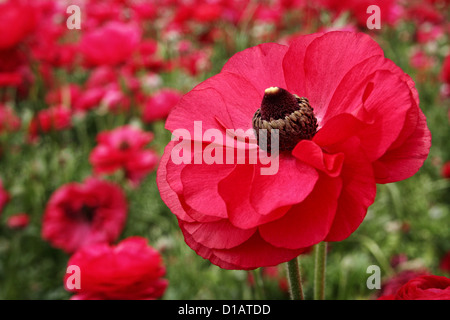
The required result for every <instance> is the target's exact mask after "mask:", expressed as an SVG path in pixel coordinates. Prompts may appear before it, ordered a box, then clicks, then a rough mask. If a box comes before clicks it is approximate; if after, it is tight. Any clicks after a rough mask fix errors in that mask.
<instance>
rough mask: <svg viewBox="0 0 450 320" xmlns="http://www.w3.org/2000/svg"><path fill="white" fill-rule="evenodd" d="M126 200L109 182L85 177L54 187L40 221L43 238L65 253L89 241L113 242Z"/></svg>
mask: <svg viewBox="0 0 450 320" xmlns="http://www.w3.org/2000/svg"><path fill="white" fill-rule="evenodd" d="M126 215H127V202H126V198H125V195H124V193H123V191H122V190H121V189H120V188H119V187H118V186H116V185H115V184H112V183H111V182H107V181H102V180H97V179H94V178H90V179H87V180H86V181H85V182H84V183H68V184H65V185H63V186H62V187H60V188H59V189H58V190H56V191H55V192H54V193H53V194H52V196H51V198H50V200H49V202H48V203H47V206H46V208H45V213H44V217H43V222H42V237H43V238H44V239H45V240H47V241H48V242H50V243H51V244H52V245H53V246H54V247H56V248H60V249H63V250H64V251H66V252H68V253H72V252H74V251H76V250H77V249H78V248H80V247H82V246H84V245H88V244H91V243H98V242H109V243H110V242H113V241H115V240H116V239H117V238H118V236H119V235H120V233H121V232H122V229H123V227H124V225H125V220H126Z"/></svg>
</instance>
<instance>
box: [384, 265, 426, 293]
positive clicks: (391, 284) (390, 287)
mask: <svg viewBox="0 0 450 320" xmlns="http://www.w3.org/2000/svg"><path fill="white" fill-rule="evenodd" d="M423 275H429V272H428V271H427V270H403V271H399V272H398V273H396V274H395V275H394V276H392V277H390V278H388V279H386V280H384V281H383V283H382V284H381V289H380V291H378V292H377V296H378V298H379V297H382V296H391V295H393V294H395V293H396V292H397V290H398V289H400V287H401V286H403V285H404V284H405V283H407V282H408V281H409V280H411V279H414V278H417V277H419V276H423Z"/></svg>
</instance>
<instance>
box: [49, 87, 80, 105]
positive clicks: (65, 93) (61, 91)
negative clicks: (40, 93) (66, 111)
mask: <svg viewBox="0 0 450 320" xmlns="http://www.w3.org/2000/svg"><path fill="white" fill-rule="evenodd" d="M81 92H82V90H81V87H80V86H79V85H77V84H75V83H70V84H67V85H63V86H61V87H57V88H52V89H50V90H49V91H48V92H47V94H46V96H45V102H46V103H47V104H48V105H53V106H54V105H65V106H70V107H71V108H73V106H74V105H75V103H76V102H77V100H78V99H79V98H80V96H81Z"/></svg>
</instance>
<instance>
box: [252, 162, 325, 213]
mask: <svg viewBox="0 0 450 320" xmlns="http://www.w3.org/2000/svg"><path fill="white" fill-rule="evenodd" d="M274 161H275V160H274ZM277 161H279V164H278V165H279V167H278V171H277V173H276V174H273V175H261V173H260V169H261V168H260V167H259V166H256V167H255V173H254V176H253V181H252V182H251V191H250V203H251V204H252V206H253V207H254V208H255V210H256V211H257V212H259V214H262V215H267V214H270V213H271V212H272V211H274V210H277V209H278V208H281V207H284V206H290V205H293V204H296V203H299V202H301V201H303V200H304V199H305V198H306V197H307V196H308V195H309V194H310V193H311V191H312V190H313V188H314V185H315V183H316V181H317V179H318V174H317V171H316V170H314V169H313V168H312V167H311V166H309V165H307V164H305V163H303V162H300V161H298V160H297V159H296V158H294V157H291V156H284V155H280V156H279V157H278V160H277Z"/></svg>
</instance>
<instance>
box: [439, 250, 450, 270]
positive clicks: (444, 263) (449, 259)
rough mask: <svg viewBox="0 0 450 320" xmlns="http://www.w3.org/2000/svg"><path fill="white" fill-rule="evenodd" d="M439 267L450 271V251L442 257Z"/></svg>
mask: <svg viewBox="0 0 450 320" xmlns="http://www.w3.org/2000/svg"><path fill="white" fill-rule="evenodd" d="M439 269H441V270H442V271H444V272H447V273H450V251H449V252H447V253H446V254H445V255H444V256H443V257H442V259H441V262H440V263H439Z"/></svg>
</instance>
